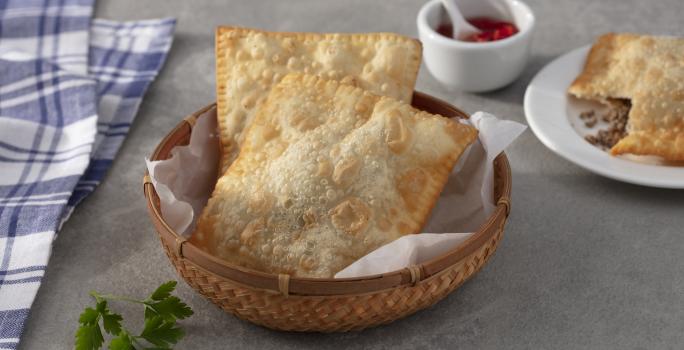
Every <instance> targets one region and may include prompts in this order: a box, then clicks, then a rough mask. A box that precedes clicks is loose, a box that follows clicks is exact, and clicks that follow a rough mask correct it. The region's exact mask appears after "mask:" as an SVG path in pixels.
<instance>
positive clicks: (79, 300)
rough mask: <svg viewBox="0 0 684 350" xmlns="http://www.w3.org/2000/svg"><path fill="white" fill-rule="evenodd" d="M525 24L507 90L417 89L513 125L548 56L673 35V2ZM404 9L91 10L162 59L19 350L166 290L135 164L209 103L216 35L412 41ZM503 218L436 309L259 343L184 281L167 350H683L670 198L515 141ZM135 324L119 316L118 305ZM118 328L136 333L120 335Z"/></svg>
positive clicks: (676, 205) (301, 4)
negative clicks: (154, 42)
mask: <svg viewBox="0 0 684 350" xmlns="http://www.w3.org/2000/svg"><path fill="white" fill-rule="evenodd" d="M525 1H527V3H528V4H529V5H530V6H531V7H532V9H533V11H534V12H535V14H536V17H537V29H536V33H535V34H534V42H533V50H532V52H533V55H532V57H531V60H530V62H529V64H528V66H527V68H526V70H525V71H524V73H523V75H522V76H521V77H520V78H519V79H518V80H517V81H516V82H514V83H513V84H512V85H510V86H508V87H505V88H503V89H500V90H497V91H495V92H491V93H485V94H468V93H462V92H458V91H449V90H447V89H445V88H443V87H441V86H440V85H438V83H437V82H436V81H435V80H434V79H433V78H432V77H431V76H430V75H429V73H428V72H427V71H426V69H425V67H422V70H421V73H420V76H419V79H418V84H417V89H418V90H420V91H424V92H427V93H429V94H432V95H435V96H437V97H439V98H442V99H444V100H446V101H449V102H451V103H453V104H455V105H456V106H459V107H461V108H462V109H464V110H465V111H467V112H471V113H472V112H475V111H478V110H484V111H488V112H491V113H494V114H496V115H497V116H499V117H501V118H506V119H511V120H515V121H518V122H522V123H525V117H524V112H523V107H522V102H523V94H524V91H525V87H526V86H527V84H528V83H529V81H530V80H531V79H532V77H533V76H534V74H535V73H536V72H537V71H539V69H541V68H542V67H543V66H544V65H545V64H546V63H548V62H549V61H550V60H552V59H553V58H555V57H557V56H558V55H561V54H563V53H565V52H567V51H569V50H571V49H574V48H576V47H579V46H582V45H586V44H588V43H590V42H592V40H593V39H594V38H595V37H596V36H597V35H600V34H602V33H605V32H609V31H629V32H638V33H651V34H670V35H678V36H684V26H683V25H682V16H683V15H684V1H682V0H658V1H642V0H605V1H595V0H581V1H577V0H574V1H571V0H563V1H560V0H558V1H550V0H546V1H544V0H525ZM422 4H423V1H419V0H392V1H362V0H354V1H340V0H335V1H327V0H326V1H320V0H306V1H299V0H298V1H282V0H271V1H246V0H245V1H219V0H216V1H210V0H201V1H198V0H195V1H187V0H173V1H170V0H117V1H112V0H101V1H98V5H97V9H96V16H97V17H102V18H110V19H117V20H132V19H144V18H156V17H167V16H173V17H177V18H178V20H179V22H178V28H177V32H176V37H175V41H174V44H173V48H172V49H171V52H170V55H169V58H168V61H167V63H166V66H165V67H164V69H163V71H162V72H161V75H160V76H159V77H158V79H157V81H156V82H155V83H154V84H153V85H152V86H151V88H150V90H149V92H148V94H147V96H146V98H145V100H144V102H143V104H142V107H141V109H140V112H139V114H138V116H137V119H136V121H135V123H134V124H133V127H132V129H131V132H130V135H129V136H128V138H127V140H126V142H125V144H124V145H123V148H122V149H121V152H120V153H119V155H118V157H117V159H116V161H115V163H114V166H113V168H112V169H111V170H110V171H109V174H108V175H107V177H106V179H105V180H104V182H103V184H102V185H101V186H100V187H99V188H98V189H97V190H96V191H95V193H94V194H93V195H91V196H90V197H89V198H87V199H86V200H85V202H83V203H82V204H81V205H80V206H79V207H78V209H77V210H76V212H75V213H74V215H73V217H72V218H71V220H69V221H68V222H67V223H66V225H65V226H64V228H63V229H62V231H61V232H60V233H59V237H58V238H57V240H56V241H55V244H54V248H53V252H52V257H51V259H50V263H49V266H48V269H47V272H46V276H45V279H44V281H43V284H42V286H41V287H40V290H39V292H38V296H37V299H36V301H35V303H34V305H33V308H32V310H31V314H30V318H29V320H28V322H27V326H26V330H25V333H24V335H23V337H22V342H21V344H20V348H21V349H70V348H72V346H73V337H74V331H75V329H76V327H77V320H78V315H79V313H80V311H81V310H82V309H83V307H84V306H85V305H86V304H89V303H91V299H90V297H89V296H88V291H90V290H92V289H95V290H98V291H102V292H115V293H118V294H124V295H133V296H143V295H145V294H147V293H148V292H149V291H151V290H152V289H153V288H155V287H156V286H157V285H158V284H159V283H160V282H162V281H166V280H169V279H178V276H177V275H176V273H175V271H174V270H173V268H172V266H171V265H170V264H169V261H168V260H167V258H166V256H165V255H164V253H163V251H162V249H161V247H160V244H159V240H158V238H157V236H156V235H155V233H154V228H153V227H152V224H151V222H150V219H149V218H148V216H147V212H146V208H145V202H144V198H143V195H142V191H141V177H142V173H143V171H144V163H143V157H145V156H146V155H149V154H150V153H151V151H152V150H153V148H154V147H155V145H156V144H157V143H158V142H159V140H161V138H162V137H163V136H164V135H165V134H166V133H168V132H169V130H171V129H172V127H173V126H174V125H176V123H178V122H179V121H180V120H181V118H183V116H185V115H186V114H188V113H190V112H193V111H195V110H197V109H198V108H199V107H201V106H204V105H206V104H207V103H209V102H211V101H213V100H214V96H215V93H214V52H213V43H214V34H213V29H214V27H215V26H217V25H220V24H232V25H241V26H249V27H258V28H264V29H268V30H276V31H320V32H349V31H361V32H371V31H391V32H398V33H402V34H407V35H411V36H417V33H416V27H415V17H416V13H417V12H418V9H419V8H420V6H421V5H422ZM507 153H508V157H509V159H510V162H511V167H512V170H513V200H512V202H513V211H512V213H511V217H510V220H509V223H508V225H507V227H506V233H505V236H504V239H503V241H502V242H501V245H500V246H499V249H498V251H497V252H496V254H495V255H494V256H493V258H492V259H491V260H490V262H489V263H488V265H486V266H485V268H484V269H483V270H482V271H481V272H480V273H479V274H478V275H477V276H475V277H474V278H473V279H471V280H470V281H469V282H467V283H466V284H465V285H463V286H462V287H461V288H460V289H458V290H457V291H456V292H454V293H452V294H451V295H450V296H448V297H447V298H446V299H444V300H443V301H442V302H440V303H438V304H437V305H435V306H433V307H431V308H429V309H427V310H424V311H421V312H418V313H417V314H415V315H413V316H410V317H408V318H405V319H403V320H400V321H397V322H394V323H392V324H390V325H386V326H382V327H378V328H374V329H370V330H366V331H363V332H353V333H344V334H328V335H325V334H296V333H282V332H275V331H271V330H267V329H264V328H261V327H258V326H254V325H252V324H250V323H247V322H244V321H241V320H238V319H236V318H235V317H233V316H231V315H229V314H226V313H224V312H223V311H221V310H220V309H218V308H217V307H215V306H214V305H213V304H211V303H210V302H209V301H207V300H205V299H204V298H203V297H202V296H200V295H199V294H197V293H195V292H194V291H193V290H192V289H191V288H190V287H189V286H187V285H186V284H185V283H180V284H179V288H178V293H179V295H180V296H181V298H182V299H184V300H186V301H187V302H188V303H189V304H190V305H191V306H192V308H193V309H194V310H195V311H196V314H195V315H194V316H193V317H192V318H191V319H190V320H188V321H185V322H183V323H184V325H185V329H186V330H187V336H186V337H185V338H184V339H183V340H182V342H181V344H180V345H179V347H178V348H180V349H188V348H193V349H218V348H231V349H233V348H235V349H240V348H245V349H248V348H254V349H278V350H284V349H305V348H311V349H332V348H339V347H349V348H368V349H416V348H426V349H427V348H430V349H432V348H461V349H560V348H562V349H585V348H619V349H624V348H629V349H647V348H648V349H655V348H681V346H682V344H684V259H682V256H684V215H683V213H684V192H682V191H675V190H664V189H655V188H647V187H640V186H634V185H629V184H625V183H620V182H616V181H613V180H609V179H606V178H603V177H600V176H598V175H594V174H592V173H590V172H588V171H586V170H584V169H582V168H580V167H578V166H576V165H574V164H572V163H570V162H568V161H565V160H564V159H562V158H560V157H558V156H556V155H555V154H554V153H552V152H551V151H550V150H548V149H547V148H546V147H544V146H543V145H542V144H541V143H540V142H539V140H537V138H536V137H535V136H534V135H533V134H532V132H530V131H528V132H526V133H525V134H524V135H523V136H522V137H521V138H520V139H518V140H517V141H516V142H515V144H514V145H513V146H512V147H510V149H509V150H508V152H507ZM117 309H119V310H123V312H124V315H125V316H126V318H127V319H133V320H136V319H138V317H139V313H140V312H139V310H138V309H137V308H136V306H129V305H122V304H117ZM134 323H135V322H134Z"/></svg>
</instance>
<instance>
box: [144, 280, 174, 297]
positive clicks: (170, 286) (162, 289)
mask: <svg viewBox="0 0 684 350" xmlns="http://www.w3.org/2000/svg"><path fill="white" fill-rule="evenodd" d="M177 283H178V282H176V281H168V282H166V283H163V284H162V285H161V286H159V288H157V290H155V291H154V293H152V295H151V296H150V299H152V300H162V299H166V298H168V297H169V296H171V292H173V290H174V289H176V284H177Z"/></svg>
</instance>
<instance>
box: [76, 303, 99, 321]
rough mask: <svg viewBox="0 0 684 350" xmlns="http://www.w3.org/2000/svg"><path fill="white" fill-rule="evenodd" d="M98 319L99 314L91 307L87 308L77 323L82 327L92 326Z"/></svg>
mask: <svg viewBox="0 0 684 350" xmlns="http://www.w3.org/2000/svg"><path fill="white" fill-rule="evenodd" d="M99 318H100V313H99V312H97V310H95V309H93V308H92V307H87V308H85V310H83V313H81V316H79V318H78V322H79V323H81V324H83V325H94V324H97V321H98V320H99Z"/></svg>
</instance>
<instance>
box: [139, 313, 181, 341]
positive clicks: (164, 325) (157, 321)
mask: <svg viewBox="0 0 684 350" xmlns="http://www.w3.org/2000/svg"><path fill="white" fill-rule="evenodd" d="M175 325H176V323H175V322H167V321H164V319H163V318H162V317H160V316H156V317H152V318H150V319H147V320H145V327H144V328H143V331H142V333H140V336H141V337H142V338H144V339H145V340H147V341H148V342H150V343H152V344H154V345H156V346H159V347H169V346H170V345H173V344H176V343H177V342H178V341H179V340H181V338H183V335H185V333H183V330H182V329H180V328H178V327H174V326H175Z"/></svg>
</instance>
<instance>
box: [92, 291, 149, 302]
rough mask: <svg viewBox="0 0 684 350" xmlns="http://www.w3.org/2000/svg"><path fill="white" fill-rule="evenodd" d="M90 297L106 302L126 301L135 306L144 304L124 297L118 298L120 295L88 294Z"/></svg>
mask: <svg viewBox="0 0 684 350" xmlns="http://www.w3.org/2000/svg"><path fill="white" fill-rule="evenodd" d="M90 295H92V296H93V297H94V298H95V299H97V298H100V299H106V300H119V301H128V302H131V303H137V304H145V302H144V301H142V300H138V299H133V298H128V297H124V296H120V295H112V294H99V293H97V292H90Z"/></svg>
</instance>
